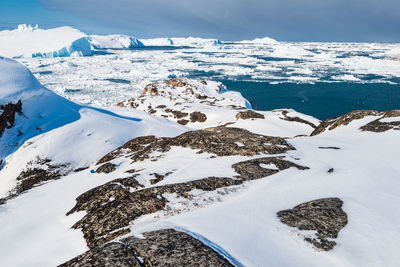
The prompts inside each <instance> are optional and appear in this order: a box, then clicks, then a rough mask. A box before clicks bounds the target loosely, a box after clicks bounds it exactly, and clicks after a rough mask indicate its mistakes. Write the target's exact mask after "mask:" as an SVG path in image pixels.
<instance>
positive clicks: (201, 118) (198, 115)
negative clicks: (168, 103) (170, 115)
mask: <svg viewBox="0 0 400 267" xmlns="http://www.w3.org/2000/svg"><path fill="white" fill-rule="evenodd" d="M206 120H207V116H206V114H204V113H202V112H198V111H195V112H192V113H190V121H191V122H205V121H206Z"/></svg>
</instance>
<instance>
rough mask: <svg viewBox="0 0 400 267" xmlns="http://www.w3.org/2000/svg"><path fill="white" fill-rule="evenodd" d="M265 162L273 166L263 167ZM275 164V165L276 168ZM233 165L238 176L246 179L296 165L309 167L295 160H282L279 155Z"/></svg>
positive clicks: (264, 175)
mask: <svg viewBox="0 0 400 267" xmlns="http://www.w3.org/2000/svg"><path fill="white" fill-rule="evenodd" d="M263 164H265V165H266V166H271V167H263ZM273 166H275V168H274V167H273ZM232 167H233V168H234V169H235V172H237V173H238V174H239V175H240V176H238V178H241V179H244V180H255V179H260V178H263V177H266V176H270V175H273V174H275V173H278V172H279V171H282V170H286V169H288V168H291V167H295V168H297V169H299V170H307V169H309V168H308V167H303V166H300V165H297V164H295V163H293V162H290V161H286V160H282V159H281V158H279V157H268V158H260V159H253V160H248V161H243V162H239V163H236V164H233V165H232Z"/></svg>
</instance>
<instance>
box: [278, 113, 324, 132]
mask: <svg viewBox="0 0 400 267" xmlns="http://www.w3.org/2000/svg"><path fill="white" fill-rule="evenodd" d="M288 114H289V112H288V111H287V110H284V111H282V115H283V119H284V120H286V121H293V122H299V123H304V124H307V125H310V126H311V127H313V128H317V126H316V125H315V124H314V123H312V122H310V121H307V120H305V119H302V118H300V117H297V116H294V117H292V116H289V115H288Z"/></svg>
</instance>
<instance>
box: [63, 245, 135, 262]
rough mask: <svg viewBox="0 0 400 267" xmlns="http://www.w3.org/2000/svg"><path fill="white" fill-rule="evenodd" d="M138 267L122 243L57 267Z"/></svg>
mask: <svg viewBox="0 0 400 267" xmlns="http://www.w3.org/2000/svg"><path fill="white" fill-rule="evenodd" d="M99 266H109V267H140V266H141V265H140V264H139V261H138V260H137V259H136V257H135V256H134V254H133V253H132V252H131V250H130V249H129V247H127V246H126V245H124V244H122V243H116V242H113V243H108V244H105V245H103V246H101V247H97V248H94V249H91V250H89V251H88V252H86V253H84V254H82V255H80V256H78V257H76V258H73V259H72V260H69V261H67V262H66V263H63V264H61V265H59V267H99Z"/></svg>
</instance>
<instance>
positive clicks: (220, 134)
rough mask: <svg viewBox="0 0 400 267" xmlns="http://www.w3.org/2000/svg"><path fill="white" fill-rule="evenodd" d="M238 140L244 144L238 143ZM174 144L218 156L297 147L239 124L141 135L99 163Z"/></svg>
mask: <svg viewBox="0 0 400 267" xmlns="http://www.w3.org/2000/svg"><path fill="white" fill-rule="evenodd" d="M238 142H239V143H242V144H243V146H242V147H238V145H237V143H238ZM171 146H178V147H190V148H192V149H200V151H199V152H198V153H212V154H216V155H218V156H233V155H241V156H254V155H257V154H261V153H266V154H280V153H285V152H287V151H288V150H294V148H293V147H292V146H291V145H290V144H289V143H287V142H286V140H285V139H284V138H281V137H271V136H264V135H259V134H255V133H251V132H249V131H247V130H244V129H240V128H231V127H214V128H207V129H203V130H198V131H191V132H186V133H184V134H181V135H179V136H177V137H173V138H156V137H154V136H144V137H138V138H135V139H133V140H131V141H129V142H127V143H126V144H124V145H123V146H121V147H120V148H118V149H116V150H114V151H112V152H110V153H109V154H107V155H106V156H104V157H103V158H102V159H100V160H99V162H98V163H97V164H101V163H104V162H107V161H110V160H112V159H115V158H116V157H119V156H121V155H123V154H125V155H129V157H130V158H131V159H132V160H133V162H136V161H139V160H145V159H148V158H149V157H150V154H151V153H152V152H155V151H160V152H167V151H169V150H170V149H171Z"/></svg>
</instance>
